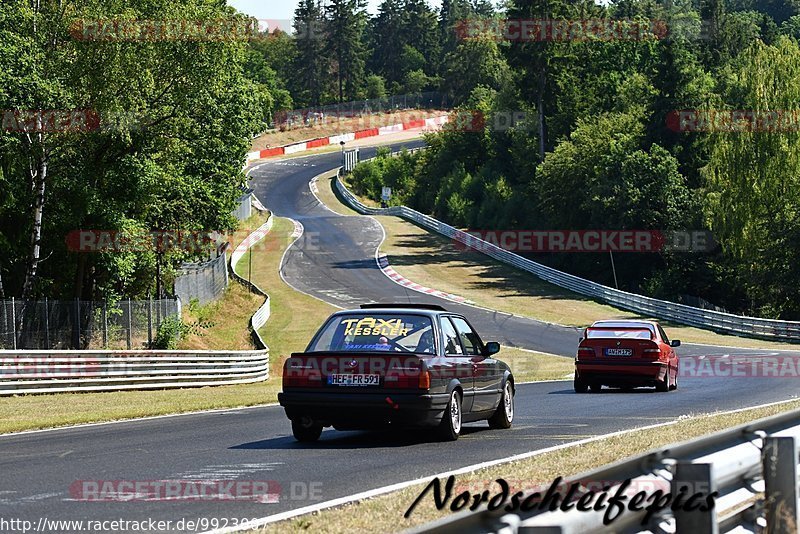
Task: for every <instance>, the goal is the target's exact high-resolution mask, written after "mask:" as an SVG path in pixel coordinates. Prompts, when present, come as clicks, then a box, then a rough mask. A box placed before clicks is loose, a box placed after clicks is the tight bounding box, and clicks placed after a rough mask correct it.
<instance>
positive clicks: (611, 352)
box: [606, 349, 633, 356]
mask: <svg viewBox="0 0 800 534" xmlns="http://www.w3.org/2000/svg"><path fill="white" fill-rule="evenodd" d="M606 356H633V349H606Z"/></svg>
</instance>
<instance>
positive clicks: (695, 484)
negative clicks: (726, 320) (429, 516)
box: [413, 411, 800, 534]
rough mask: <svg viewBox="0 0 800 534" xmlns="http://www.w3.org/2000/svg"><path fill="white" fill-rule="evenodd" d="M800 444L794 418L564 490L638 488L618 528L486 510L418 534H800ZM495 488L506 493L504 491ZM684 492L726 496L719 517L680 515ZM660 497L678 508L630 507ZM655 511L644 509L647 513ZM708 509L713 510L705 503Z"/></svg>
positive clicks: (712, 439)
mask: <svg viewBox="0 0 800 534" xmlns="http://www.w3.org/2000/svg"><path fill="white" fill-rule="evenodd" d="M799 438H800V411H793V412H788V413H785V414H781V415H778V416H774V417H770V418H768V419H763V420H761V421H756V422H755V423H749V424H746V425H743V426H740V427H737V428H733V429H730V430H725V431H723V432H720V433H717V434H713V435H711V436H708V437H704V438H701V439H697V440H694V441H690V442H686V443H683V444H680V445H675V446H670V447H665V448H663V449H658V450H654V451H651V452H649V453H647V454H643V455H641V456H637V457H635V458H631V459H628V460H624V461H622V462H619V463H616V464H613V465H610V466H607V467H603V468H601V469H598V470H595V471H592V472H589V473H584V474H582V475H579V476H577V477H574V478H571V479H569V480H568V481H566V482H564V483H563V484H562V486H561V487H563V488H569V487H570V486H572V484H576V483H577V484H578V485H579V489H578V491H577V492H576V493H575V494H574V498H575V500H579V499H580V497H581V496H582V495H584V494H586V493H588V492H589V491H592V489H593V490H594V491H595V496H596V497H597V496H598V494H599V493H600V492H601V491H602V489H604V488H605V487H609V489H608V491H607V492H606V493H607V495H608V496H609V498H610V497H611V496H614V495H615V494H616V493H617V491H618V490H619V489H620V487H622V485H623V484H625V483H626V482H627V481H630V482H629V483H628V485H627V487H626V488H625V490H624V492H623V494H624V495H625V497H626V500H625V501H624V502H623V506H624V512H623V513H622V514H621V515H620V516H619V517H618V518H617V519H615V520H614V521H613V522H612V523H611V524H610V525H605V524H604V523H603V517H604V514H605V513H606V509H600V510H597V511H595V510H590V511H579V510H578V509H577V506H573V507H572V509H570V510H568V511H562V510H561V509H560V508H558V509H556V510H555V511H549V510H547V509H545V510H544V511H538V509H537V510H535V511H531V512H513V513H504V512H503V511H502V508H500V509H499V510H497V511H494V512H490V511H489V510H488V508H486V507H484V508H483V509H481V510H478V511H476V512H474V513H460V514H458V515H454V516H453V517H450V518H446V519H443V520H440V521H437V522H434V523H430V524H428V525H425V526H423V527H421V528H419V529H415V530H414V531H413V532H415V533H423V532H426V533H427V532H430V533H434V532H435V533H436V534H450V533H459V534H471V533H479V532H481V533H482V532H503V533H507V534H511V533H515V532H525V533H533V532H548V533H553V532H558V533H564V534H566V533H576V534H577V533H580V534H584V533H588V532H592V533H594V532H616V533H627V532H664V533H666V532H678V533H679V534H680V533H692V534H694V533H697V534H712V533H713V534H716V533H725V532H734V531H735V532H741V533H744V532H753V533H755V532H770V533H773V532H774V533H789V532H798V525H800V523H798V520H800V514H798V452H799V451H800V449H799V448H798V444H799V443H800V442H799V441H798V439H799ZM487 486H488V483H487ZM494 487H495V488H496V489H497V490H498V491H499V486H497V485H494ZM684 487H685V488H686V490H685V491H684V495H685V497H686V499H688V498H689V497H691V496H692V495H693V494H695V493H699V494H704V495H705V496H708V495H709V494H711V493H712V492H715V491H717V492H719V494H718V496H716V498H715V499H714V502H715V506H714V507H713V509H711V510H708V511H706V512H703V511H700V510H693V511H688V510H686V509H684V507H683V506H682V505H680V506H678V507H677V510H673V509H672V508H673V507H672V506H671V504H672V503H673V502H675V501H674V499H675V498H676V497H677V496H678V495H679V494H680V493H681V488H684ZM658 490H661V491H662V494H663V495H667V494H671V497H672V499H671V502H670V504H667V505H666V506H664V507H663V508H662V509H661V510H660V511H654V512H655V513H654V514H652V517H650V518H649V519H647V518H646V514H647V510H646V509H643V510H641V511H631V509H630V508H629V503H630V502H631V497H632V496H633V495H635V494H636V493H639V492H641V491H644V492H645V493H646V494H648V496H651V495H654V494H656V491H658ZM514 491H516V490H514ZM565 493H566V491H563V492H562V493H561V495H562V496H563V495H565ZM529 495H531V494H530V493H528V494H525V495H524V496H523V497H521V498H520V501H521V502H524V500H525V499H526V498H527V496H529ZM455 496H456V495H453V498H455ZM686 499H684V501H683V502H684V503H686V502H687V501H686ZM468 502H471V498H470V499H468ZM531 502H533V501H531ZM537 502H538V501H537ZM592 502H593V503H595V502H598V501H597V500H595V501H592ZM607 502H608V501H607ZM651 503H652V501H647V502H644V504H643V508H646V507H647V506H650V505H651ZM695 504H697V503H695ZM702 504H706V502H705V497H704V498H703V503H702ZM535 508H538V507H535Z"/></svg>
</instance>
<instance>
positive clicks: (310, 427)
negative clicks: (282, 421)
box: [292, 417, 322, 443]
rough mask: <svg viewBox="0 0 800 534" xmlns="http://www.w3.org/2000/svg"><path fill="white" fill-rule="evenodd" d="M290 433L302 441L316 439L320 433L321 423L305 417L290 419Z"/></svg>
mask: <svg viewBox="0 0 800 534" xmlns="http://www.w3.org/2000/svg"><path fill="white" fill-rule="evenodd" d="M292 434H294V439H296V440H297V441H300V442H302V443H310V442H313V441H317V440H318V439H319V437H320V436H321V435H322V425H321V424H319V423H317V422H316V421H314V420H312V419H309V418H307V417H303V418H300V419H292Z"/></svg>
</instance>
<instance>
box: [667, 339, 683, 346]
mask: <svg viewBox="0 0 800 534" xmlns="http://www.w3.org/2000/svg"><path fill="white" fill-rule="evenodd" d="M669 346H670V347H680V346H681V340H680V339H673V340H672V343H670V344H669Z"/></svg>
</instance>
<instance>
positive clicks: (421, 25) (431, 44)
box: [403, 0, 441, 76]
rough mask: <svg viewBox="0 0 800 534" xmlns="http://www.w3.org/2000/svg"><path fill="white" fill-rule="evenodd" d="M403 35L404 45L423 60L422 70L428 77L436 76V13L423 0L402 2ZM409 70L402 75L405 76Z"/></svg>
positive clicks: (437, 55)
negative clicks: (413, 50)
mask: <svg viewBox="0 0 800 534" xmlns="http://www.w3.org/2000/svg"><path fill="white" fill-rule="evenodd" d="M403 13H404V21H403V35H405V37H406V39H405V43H404V44H406V45H408V46H410V47H412V48H413V49H415V50H416V51H417V52H418V53H419V54H420V55H421V57H422V58H423V61H424V64H423V65H422V68H423V70H424V71H425V73H426V74H427V75H428V76H435V75H436V74H437V65H438V63H439V61H440V55H441V44H440V42H439V35H438V32H437V20H436V13H434V11H433V10H432V9H431V8H430V7H429V6H428V4H427V3H426V1H425V0H404V3H403ZM410 70H416V69H413V68H409V69H408V70H406V71H405V72H404V73H403V74H407V73H408V72H409V71H410Z"/></svg>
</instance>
